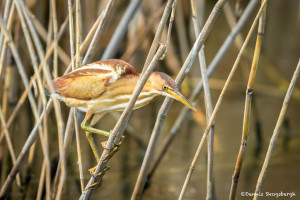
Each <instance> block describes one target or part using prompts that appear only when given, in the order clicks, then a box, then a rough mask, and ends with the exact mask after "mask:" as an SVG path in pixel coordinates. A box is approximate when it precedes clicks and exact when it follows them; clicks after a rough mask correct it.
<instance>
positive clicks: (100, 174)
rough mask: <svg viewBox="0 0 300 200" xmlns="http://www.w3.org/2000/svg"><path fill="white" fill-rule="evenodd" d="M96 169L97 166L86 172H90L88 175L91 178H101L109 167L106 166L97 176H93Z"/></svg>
mask: <svg viewBox="0 0 300 200" xmlns="http://www.w3.org/2000/svg"><path fill="white" fill-rule="evenodd" d="M96 168H97V165H96V166H95V167H93V168H91V169H89V170H88V171H89V172H90V174H91V175H92V176H94V177H95V178H98V177H103V176H104V175H105V173H106V172H107V171H108V170H109V169H110V168H109V167H107V166H106V167H105V168H104V169H103V170H102V171H101V172H99V173H98V174H97V175H95V170H96Z"/></svg>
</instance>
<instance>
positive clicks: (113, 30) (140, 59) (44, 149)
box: [0, 0, 300, 200]
mask: <svg viewBox="0 0 300 200" xmlns="http://www.w3.org/2000/svg"><path fill="white" fill-rule="evenodd" d="M259 2H260V3H261V4H260V6H258V5H259ZM267 2H268V7H267V6H266V5H267ZM274 2H275V3H274ZM0 5H1V15H0V28H1V32H0V99H1V104H0V122H1V131H0V132H1V134H0V183H1V184H0V185H1V188H0V199H21V198H22V199H47V200H50V199H73V198H79V199H82V200H83V199H85V200H86V199H90V198H107V197H108V196H109V197H111V196H112V198H113V199H132V200H136V199H142V198H143V199H150V198H152V199H153V198H154V199H174V198H178V199H184V198H185V197H186V199H194V198H197V199H204V198H205V199H209V200H212V199H227V198H228V196H229V199H232V200H233V199H241V198H243V194H244V193H243V192H248V193H253V194H261V193H262V192H263V191H264V190H263V189H262V188H263V183H264V181H266V180H265V179H266V174H267V171H269V172H268V174H270V176H271V175H272V173H274V172H273V171H272V169H273V168H276V165H272V162H270V160H271V156H272V155H274V153H273V152H274V150H275V151H276V150H277V149H278V148H275V144H276V142H277V140H278V136H279V133H280V129H281V126H282V124H283V122H284V121H285V120H287V121H288V122H289V120H290V121H292V122H293V121H294V120H295V119H294V118H287V117H285V115H286V114H287V111H288V109H287V108H288V104H289V102H290V101H292V106H293V107H294V108H297V106H299V103H298V102H299V89H298V88H297V83H296V81H297V77H298V75H299V68H300V67H299V55H296V54H295V53H294V54H293V53H290V54H289V60H287V61H284V62H283V61H282V62H281V60H280V59H284V58H285V57H284V56H282V58H281V57H279V58H277V59H276V61H272V59H271V57H272V56H270V55H269V54H271V53H268V52H272V48H273V46H272V45H274V46H275V44H273V43H272V44H271V43H270V41H272V40H271V39H269V38H272V37H273V34H274V32H276V30H269V29H268V25H269V24H272V23H273V22H272V20H273V18H271V17H270V18H267V17H266V16H267V15H272V14H274V10H276V8H278V7H279V6H281V5H284V6H286V7H289V6H290V7H291V6H293V7H295V3H292V2H280V3H279V2H278V1H275V0H273V1H268V0H261V1H258V0H251V1H249V2H247V3H246V2H243V1H240V0H237V1H235V2H231V1H227V0H218V1H214V2H210V1H205V0H201V1H195V0H190V1H183V0H155V1H148V0H145V1H141V0H132V1H120V0H105V1H96V0H91V1H80V0H73V1H72V0H68V1H56V0H49V1H31V0H29V1H23V0H15V1H11V0H4V1H0ZM294 10H295V9H294ZM294 10H293V11H291V13H292V12H294ZM223 11H224V12H223ZM281 11H283V9H282V10H281ZM295 12H296V13H294V14H295V16H297V15H298V16H299V10H298V11H295ZM297 12H298V13H297ZM269 13H271V14H269ZM223 14H224V15H225V17H223ZM276 15H278V16H281V15H283V14H282V13H280V12H279V13H276ZM221 16H222V17H221ZM266 19H267V20H266ZM296 21H297V20H296ZM287 23H288V25H289V26H296V25H295V24H293V23H294V21H293V20H291V21H288V22H287ZM270 27H271V25H270ZM272 27H273V26H272ZM256 30H257V37H256V40H255V38H254V37H253V35H255V34H254V33H255V31H256ZM290 30H293V31H294V30H295V29H292V28H290ZM267 31H269V32H267ZM265 33H266V34H265ZM281 33H282V34H284V32H281ZM289 34H295V33H290V32H289ZM243 35H246V37H245V39H243ZM275 35H276V34H275ZM287 35H288V34H287ZM263 36H264V40H262V38H263ZM274 37H275V36H274ZM287 37H289V36H286V35H282V36H281V38H282V44H284V45H282V46H280V44H278V45H276V46H279V47H280V49H281V48H282V51H287V52H299V45H298V46H297V44H299V39H298V41H293V42H290V41H289V42H288V41H287V40H288V39H287ZM215 38H216V39H215ZM220 38H221V39H220ZM292 38H297V37H292ZM214 40H219V41H218V42H216V41H214ZM265 40H266V42H265ZM220 41H224V42H223V43H222V42H220ZM268 41H269V42H268ZM292 43H293V44H294V45H295V46H288V45H291V44H292ZM211 46H215V47H214V49H213V50H212V47H211ZM232 46H234V47H232ZM287 46H288V47H289V48H286V47H287ZM291 49H292V50H291ZM294 49H296V50H294ZM213 52H215V53H213ZM228 57H230V59H229V58H228ZM110 58H119V59H123V60H125V61H127V62H129V63H131V64H132V65H133V66H136V69H137V71H138V72H142V76H141V78H140V80H139V82H138V84H137V86H136V88H135V90H134V92H133V94H132V97H131V99H130V101H129V103H128V104H127V106H126V109H125V110H124V111H123V112H122V113H121V114H116V113H110V115H107V116H108V117H107V118H106V117H105V119H102V120H103V121H104V123H102V120H101V122H100V123H99V125H98V126H100V129H103V128H102V126H104V127H105V128H109V130H111V136H110V137H109V138H108V141H107V143H105V144H106V146H105V147H104V149H103V152H102V154H101V157H100V160H99V162H98V163H97V167H96V169H95V174H96V175H90V174H88V172H87V168H89V167H91V166H93V163H94V161H93V160H92V156H93V155H92V152H91V151H90V149H89V146H88V145H87V142H86V140H85V138H84V137H85V136H84V134H83V131H82V130H81V127H80V123H81V121H82V120H83V116H84V113H81V112H80V111H77V110H76V109H75V108H67V107H66V106H64V105H63V104H62V103H60V102H59V101H58V100H57V99H56V97H55V96H54V95H51V97H50V98H49V97H47V96H46V94H45V91H44V88H45V85H46V84H47V85H48V86H49V90H50V93H51V94H54V93H55V88H54V86H53V83H52V81H51V80H52V79H55V78H57V77H59V76H62V75H64V74H67V73H68V72H70V71H72V70H75V69H76V68H79V67H81V66H83V65H86V64H88V63H90V62H93V61H97V60H104V59H110ZM197 58H198V59H197ZM207 63H209V64H207ZM295 63H296V64H295ZM297 63H298V64H297ZM290 65H291V66H292V65H293V66H294V65H297V67H296V70H295V72H294V75H293V78H292V79H291V81H289V79H290V78H289V77H290V76H291V73H292V71H293V68H292V67H290ZM240 66H241V69H239V67H240ZM260 68H262V70H260ZM282 68H284V69H286V71H285V72H284V73H283V71H282ZM153 71H164V72H166V73H168V74H170V75H171V76H172V77H176V78H175V81H176V83H177V85H178V87H180V86H181V88H182V92H183V93H184V94H185V95H186V96H189V100H190V101H191V102H193V103H194V104H196V106H197V108H198V111H197V112H198V113H197V114H195V113H192V111H190V110H189V109H188V108H187V107H182V108H181V110H180V109H177V106H176V107H175V106H172V107H171V105H172V104H173V100H172V99H171V98H169V97H166V98H165V99H164V101H163V102H161V101H158V102H156V103H154V104H153V105H154V106H153V105H152V107H150V106H149V108H151V109H154V111H151V113H154V115H151V113H150V112H149V111H147V110H144V111H143V112H145V114H141V112H140V111H136V112H137V113H138V114H137V115H138V116H142V117H136V114H133V115H132V110H133V107H134V104H135V102H136V100H137V98H138V96H139V94H140V92H141V91H142V89H143V87H144V85H145V84H146V82H147V80H148V78H149V76H150V74H151V73H152V72H153ZM218 74H219V75H218ZM220 74H221V75H220ZM236 74H239V75H241V74H243V75H242V77H243V78H241V79H239V78H237V76H238V75H236ZM211 76H213V78H211ZM220 77H222V78H220ZM274 77H275V78H274ZM264 78H267V79H269V80H270V82H273V85H274V86H273V85H272V86H271V85H270V84H269V85H268V84H267V83H265V82H263V83H261V80H262V79H264ZM224 79H225V80H224ZM246 79H248V82H247V81H246ZM275 80H276V81H277V82H276V83H275ZM216 85H217V89H216ZM235 87H237V88H238V91H240V90H244V91H245V90H246V97H245V98H244V99H243V98H239V97H234V100H233V101H236V102H237V101H239V102H241V103H242V104H244V110H242V109H239V110H237V111H235V112H236V113H239V115H238V116H239V119H240V120H239V121H236V122H232V127H234V128H232V130H231V129H230V130H224V129H223V128H222V127H220V126H221V124H222V121H226V119H222V118H220V117H218V116H219V115H221V116H222V115H224V114H222V112H223V111H222V109H223V108H226V101H227V98H228V97H227V95H228V96H230V94H231V93H233V92H234V91H237V90H236V89H233V90H232V88H235ZM202 90H203V91H204V94H203V96H202V95H201V92H202ZM218 90H221V92H218ZM293 90H294V93H293ZM285 91H287V92H286V96H285V98H284V103H283V105H282V108H281V111H280V114H279V118H278V120H277V123H276V126H275V129H274V131H273V135H272V137H271V135H270V134H268V133H265V131H264V129H263V128H261V126H267V125H269V126H270V124H267V125H265V121H266V119H264V117H262V116H265V114H264V113H265V112H268V111H265V109H264V107H266V110H267V107H268V106H270V105H271V103H270V105H263V103H261V101H260V100H256V98H255V99H254V97H255V96H254V95H255V94H257V95H261V96H268V97H269V96H270V98H271V99H272V101H274V102H276V99H279V98H283V93H285ZM228 93H229V94H228ZM201 97H203V100H202V98H201ZM216 97H217V98H216ZM254 100H255V101H254ZM214 101H215V102H216V103H215V104H214ZM203 102H204V103H203ZM224 102H225V103H224ZM272 105H273V104H272ZM274 105H275V103H274ZM272 109H274V110H276V109H278V108H277V107H272ZM202 110H205V114H203V113H204V112H203V113H202ZM52 111H53V112H52ZM139 112H140V113H139ZM274 113H275V111H274ZM274 113H272V114H271V115H274ZM225 114H226V115H228V116H231V115H230V113H225ZM251 114H253V115H254V117H250V115H251ZM199 116H203V118H204V121H205V123H200V124H199V123H198V122H199V121H201V120H202V119H198V118H199ZM111 119H113V120H111ZM270 119H273V118H271V117H270ZM274 120H275V119H274ZM112 121H113V123H112ZM186 121H190V122H191V123H192V127H194V128H191V129H190V130H192V131H186V130H187V128H186V126H187V125H186V123H185V122H186ZM202 121H203V120H202ZM253 121H254V122H253ZM239 123H240V124H239ZM253 124H256V129H255V128H253V126H254V125H253ZM294 126H295V127H296V128H294V129H296V130H295V132H297V133H298V132H299V131H297V128H300V127H297V125H294ZM239 127H242V128H241V130H240V131H242V139H241V144H240V147H239V143H236V141H237V140H236V139H235V138H236V137H237V135H238V133H236V134H235V135H234V139H232V138H229V139H228V140H229V142H230V146H233V147H234V148H235V149H234V151H232V152H231V153H230V154H229V155H228V154H227V155H226V156H227V157H228V160H230V162H229V164H228V163H227V165H229V166H230V170H227V169H224V168H225V164H224V163H222V162H220V159H219V158H218V157H219V156H220V155H221V156H222V153H224V152H223V151H224V150H223V151H221V152H218V148H219V143H220V142H219V138H220V137H221V136H220V134H229V133H230V132H232V131H233V130H235V129H236V128H239ZM202 130H204V131H202ZM194 132H195V134H194ZM253 132H254V133H253ZM281 132H283V134H285V131H284V130H282V131H281ZM252 134H256V138H257V140H249V139H250V138H251V135H252ZM124 135H126V136H128V137H126V138H125V139H124V137H123V136H124ZM232 136H233V135H232V134H231V136H228V137H232ZM297 136H299V135H297V134H295V136H293V135H292V137H294V140H295V141H297ZM161 137H163V138H164V139H162V140H163V141H160V140H161V139H160V138H161ZM249 137H250V138H249ZM266 137H271V141H270V144H269V148H268V149H264V146H262V145H263V144H265V143H264V140H263V138H266ZM178 138H181V140H182V141H184V142H186V147H185V148H186V149H192V150H191V151H190V152H187V151H186V150H185V148H181V149H179V147H178V145H179V146H180V144H179V139H178ZM190 138H192V140H195V141H191V139H190ZM286 138H287V137H286ZM100 140H101V141H103V138H97V139H96V140H95V142H96V143H98V142H99V145H100ZM122 141H123V145H122V146H121V147H118V145H117V144H119V143H120V142H122ZM206 141H207V144H205V142H206ZM288 142H290V141H288ZM248 143H254V144H253V145H256V149H257V154H256V157H255V158H254V161H253V162H254V163H256V165H255V170H256V174H255V175H254V177H255V182H253V181H252V182H250V183H252V184H253V185H252V186H251V187H250V188H251V189H249V190H247V191H244V190H245V187H244V186H243V185H241V184H239V187H238V181H239V182H240V181H247V180H244V179H245V177H246V176H247V173H249V171H247V170H246V169H244V168H247V167H248V165H249V159H250V157H251V155H250V154H249V153H247V152H246V147H247V146H248ZM205 145H207V151H206V152H203V151H204V150H203V148H204V146H205ZM285 145H286V144H285ZM187 146H188V148H187ZM116 147H117V148H119V149H120V151H118V152H117V153H116V154H114V155H113V156H112V157H110V156H108V155H110V152H111V151H112V150H113V149H114V148H116ZM238 147H239V150H238ZM227 148H230V147H228V146H227ZM247 148H248V149H249V148H250V149H251V148H252V147H251V145H250V147H249V146H248V147H247ZM176 149H177V150H176ZM296 150H297V149H296ZM277 151H278V150H277ZM172 152H173V153H174V152H176V153H177V154H181V155H183V157H184V158H180V156H178V155H177V156H170V155H172ZM264 153H266V156H265V159H264V161H263V160H261V159H259V155H261V154H264ZM286 153H290V152H286ZM201 155H202V156H201ZM224 155H225V154H224ZM275 155H276V154H275ZM170 157H171V158H170ZM236 157H237V160H236V161H235V158H236ZM165 160H168V161H169V162H170V164H169V165H168V163H167V167H165V168H164V166H165V165H166V163H165V162H164V161H165ZM174 163H179V166H175V165H174ZM199 163H200V164H199ZM202 163H205V164H202ZM94 164H95V163H94ZM223 164H224V166H223ZM283 165H287V163H286V162H285V160H283ZM295 165H297V163H296V162H295ZM220 166H221V167H220ZM245 166H246V167H245ZM298 166H299V163H298ZM277 167H278V166H277ZM260 168H261V171H260V174H259V176H258V177H256V176H257V174H258V173H259V169H260ZM109 169H111V170H109ZM166 169H167V170H166ZM164 170H165V171H167V172H165V171H164ZM174 170H175V172H174ZM219 170H220V171H221V172H222V173H223V172H225V171H231V172H232V170H233V171H234V172H233V176H232V177H231V176H230V175H229V173H224V175H223V174H222V177H220V173H219ZM244 170H246V171H244ZM270 170H271V171H270ZM163 172H164V173H166V174H165V175H164V176H167V177H168V178H169V179H170V180H161V179H159V175H162V173H163ZM196 173H197V175H198V177H195V175H194V174H196ZM205 173H206V174H205ZM287 173H288V172H287ZM289 173H292V172H289ZM120 174H121V176H122V178H120V177H118V176H120ZM243 174H245V176H243ZM193 175H194V176H193ZM228 175H229V176H228ZM256 179H257V181H256ZM174 180H176V181H174ZM220 180H222V181H223V182H222V183H221V184H223V185H226V187H223V185H220ZM205 181H206V182H205ZM256 182H257V183H256ZM230 183H231V184H230ZM255 183H256V188H255ZM163 184H167V185H169V187H166V188H167V190H164V191H168V192H170V191H172V192H170V193H171V194H168V195H166V194H165V193H166V192H162V189H161V190H160V189H158V188H159V187H162V188H164V186H163ZM273 184H274V185H275V186H276V185H280V184H282V182H281V181H279V180H278V181H276V182H273ZM205 185H206V187H205ZM295 185H296V184H295ZM119 188H123V189H124V190H123V192H122V193H120V192H115V191H119V190H120V189H119ZM174 188H175V189H174ZM195 188H196V189H195ZM239 188H241V189H239ZM276 188H278V187H276ZM290 188H291V187H290ZM290 188H289V190H290ZM252 190H253V191H252ZM282 190H284V192H296V195H297V192H300V191H299V189H298V190H297V189H296V188H294V190H295V191H288V190H285V189H284V188H283V189H282ZM192 191H194V193H195V194H196V196H195V195H194V196H193V192H192ZM220 191H221V192H220ZM267 192H269V191H267ZM272 192H274V193H278V192H280V191H272ZM225 193H226V194H225ZM220 194H221V195H220ZM227 194H228V195H227ZM258 198H259V196H258V195H254V197H253V199H258Z"/></svg>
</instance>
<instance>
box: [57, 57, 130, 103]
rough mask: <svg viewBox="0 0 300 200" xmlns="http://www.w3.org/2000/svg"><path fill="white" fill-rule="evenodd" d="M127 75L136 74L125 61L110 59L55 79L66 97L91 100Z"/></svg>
mask: <svg viewBox="0 0 300 200" xmlns="http://www.w3.org/2000/svg"><path fill="white" fill-rule="evenodd" d="M126 75H136V71H135V69H134V67H133V66H131V65H130V64H128V63H127V62H125V61H122V60H117V59H109V60H102V61H97V62H94V63H90V64H87V65H85V66H82V67H80V68H78V69H76V70H74V71H72V72H70V73H69V74H66V75H64V76H62V77H59V78H57V79H55V80H53V84H54V87H55V89H56V92H57V93H59V94H61V95H62V96H65V97H70V98H77V99H84V100H90V99H93V98H96V97H98V96H100V95H101V94H103V93H104V92H105V91H106V88H107V86H108V85H110V84H111V83H113V82H115V81H117V80H118V79H119V78H122V77H124V76H126Z"/></svg>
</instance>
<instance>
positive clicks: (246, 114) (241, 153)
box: [229, 6, 266, 200]
mask: <svg viewBox="0 0 300 200" xmlns="http://www.w3.org/2000/svg"><path fill="white" fill-rule="evenodd" d="M265 21H266V6H265V7H264V11H263V12H262V14H261V16H260V19H259V25H258V33H257V38H256V45H255V50H254V55H253V61H252V66H251V71H250V75H249V80H248V85H247V90H246V100H245V110H244V119H243V130H242V139H241V146H240V150H239V154H238V158H237V161H236V164H235V169H234V172H233V175H232V183H231V189H230V195H229V199H231V200H234V199H235V196H236V190H237V184H238V180H239V177H240V172H241V168H242V164H243V159H244V156H245V151H246V147H247V143H248V134H249V123H250V113H251V102H252V95H253V86H254V80H255V75H256V71H257V67H258V61H259V56H260V52H261V45H262V38H263V35H264V27H265Z"/></svg>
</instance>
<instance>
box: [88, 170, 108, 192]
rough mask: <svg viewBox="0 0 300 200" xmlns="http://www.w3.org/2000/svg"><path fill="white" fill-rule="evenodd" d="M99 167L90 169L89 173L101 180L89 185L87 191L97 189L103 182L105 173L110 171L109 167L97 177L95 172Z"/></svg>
mask: <svg viewBox="0 0 300 200" xmlns="http://www.w3.org/2000/svg"><path fill="white" fill-rule="evenodd" d="M96 168H97V166H95V167H93V168H91V169H89V172H90V174H91V175H92V176H94V177H95V178H96V179H99V180H98V181H96V182H95V183H93V184H91V185H89V186H88V187H87V188H86V189H93V190H94V189H97V188H98V187H99V186H100V185H101V182H102V178H103V176H104V175H105V173H106V172H107V171H108V170H109V169H110V168H109V167H107V166H106V167H105V168H104V169H103V170H102V171H101V172H100V173H98V174H97V175H95V170H96Z"/></svg>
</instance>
